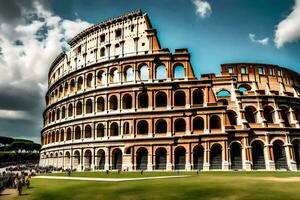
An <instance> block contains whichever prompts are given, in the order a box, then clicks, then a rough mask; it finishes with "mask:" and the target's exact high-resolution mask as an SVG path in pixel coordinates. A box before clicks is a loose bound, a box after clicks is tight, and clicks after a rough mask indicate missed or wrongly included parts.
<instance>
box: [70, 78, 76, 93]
mask: <svg viewBox="0 0 300 200" xmlns="http://www.w3.org/2000/svg"><path fill="white" fill-rule="evenodd" d="M74 90H75V80H74V79H72V80H71V83H70V92H71V93H73V92H74Z"/></svg>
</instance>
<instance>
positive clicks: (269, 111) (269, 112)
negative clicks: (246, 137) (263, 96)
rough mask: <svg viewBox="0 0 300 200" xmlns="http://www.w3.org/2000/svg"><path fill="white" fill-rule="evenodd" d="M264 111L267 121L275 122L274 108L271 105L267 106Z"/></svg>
mask: <svg viewBox="0 0 300 200" xmlns="http://www.w3.org/2000/svg"><path fill="white" fill-rule="evenodd" d="M263 113H264V118H265V120H266V122H267V123H274V114H273V113H274V109H273V108H272V107H271V106H265V107H264V108H263Z"/></svg>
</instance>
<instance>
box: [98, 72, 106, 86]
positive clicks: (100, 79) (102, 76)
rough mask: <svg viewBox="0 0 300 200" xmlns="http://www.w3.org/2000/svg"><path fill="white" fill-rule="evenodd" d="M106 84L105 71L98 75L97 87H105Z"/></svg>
mask: <svg viewBox="0 0 300 200" xmlns="http://www.w3.org/2000/svg"><path fill="white" fill-rule="evenodd" d="M105 83H106V76H105V72H104V71H99V72H98V73H97V85H104V84H105Z"/></svg>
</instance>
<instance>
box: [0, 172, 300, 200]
mask: <svg viewBox="0 0 300 200" xmlns="http://www.w3.org/2000/svg"><path fill="white" fill-rule="evenodd" d="M162 174H164V175H177V173H157V172H155V173H145V175H144V176H158V175H162ZM180 174H192V176H190V177H185V178H172V179H160V180H143V181H129V182H89V181H74V180H45V179H32V181H31V186H32V188H31V189H29V190H24V193H25V195H24V196H22V197H18V198H16V199H36V200H47V199H49V200H60V199H63V200H68V199H72V200H77V199H84V200H93V199H109V200H114V199H118V200H119V199H120V200H136V199H145V200H146V199H149V200H150V199H163V200H168V199H187V200H191V199H208V200H209V199H212V200H218V199H222V200H232V199H234V200H237V199H247V200H250V199H253V200H254V199H255V200H257V199H278V200H279V199H280V200H282V199H285V200H287V199H299V198H300V181H298V182H296V181H295V182H284V181H274V180H268V179H267V180H264V178H266V177H279V178H281V179H287V178H288V177H295V176H298V177H299V176H300V173H294V172H200V173H199V175H197V174H196V173H180ZM53 175H55V174H51V176H53ZM58 175H62V174H58ZM92 175H94V176H92ZM104 175H106V174H101V173H99V172H98V173H97V172H96V173H95V172H85V173H74V174H73V176H82V177H105V176H104ZM109 176H110V177H137V176H139V177H141V175H139V174H138V173H122V174H121V175H120V176H118V174H117V173H111V174H110V175H109ZM4 198H5V197H4ZM0 199H1V196H0Z"/></svg>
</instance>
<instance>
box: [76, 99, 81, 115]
mask: <svg viewBox="0 0 300 200" xmlns="http://www.w3.org/2000/svg"><path fill="white" fill-rule="evenodd" d="M76 115H82V102H81V101H78V102H77V103H76Z"/></svg>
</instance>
